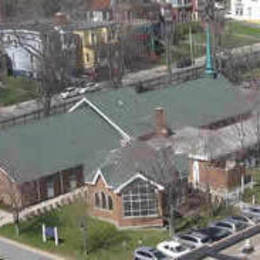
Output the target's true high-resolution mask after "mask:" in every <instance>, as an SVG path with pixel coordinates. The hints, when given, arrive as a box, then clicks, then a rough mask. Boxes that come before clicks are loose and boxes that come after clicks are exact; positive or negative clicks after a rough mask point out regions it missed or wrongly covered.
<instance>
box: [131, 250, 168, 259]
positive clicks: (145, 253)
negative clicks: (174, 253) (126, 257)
mask: <svg viewBox="0 0 260 260" xmlns="http://www.w3.org/2000/svg"><path fill="white" fill-rule="evenodd" d="M134 260H169V258H168V257H167V256H166V255H165V254H163V253H162V252H161V251H159V250H157V249H156V248H153V247H140V248H137V249H136V250H135V252H134Z"/></svg>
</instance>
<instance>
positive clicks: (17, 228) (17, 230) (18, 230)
mask: <svg viewBox="0 0 260 260" xmlns="http://www.w3.org/2000/svg"><path fill="white" fill-rule="evenodd" d="M13 218H14V228H15V234H16V236H17V237H18V236H19V235H20V228H19V212H17V211H15V212H14V214H13Z"/></svg>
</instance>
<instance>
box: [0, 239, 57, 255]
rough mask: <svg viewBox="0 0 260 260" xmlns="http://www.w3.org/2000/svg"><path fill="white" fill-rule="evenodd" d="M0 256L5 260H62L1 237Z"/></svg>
mask: <svg viewBox="0 0 260 260" xmlns="http://www.w3.org/2000/svg"><path fill="white" fill-rule="evenodd" d="M0 256H2V257H4V260H54V259H57V260H61V259H62V258H59V257H55V256H52V255H50V254H48V253H45V252H42V251H38V250H37V249H32V248H29V247H27V246H24V245H22V244H19V243H16V242H14V241H10V240H8V239H5V238H1V237H0Z"/></svg>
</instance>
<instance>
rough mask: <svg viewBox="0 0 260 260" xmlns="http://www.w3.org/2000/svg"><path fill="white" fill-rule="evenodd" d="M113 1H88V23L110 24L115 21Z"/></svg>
mask: <svg viewBox="0 0 260 260" xmlns="http://www.w3.org/2000/svg"><path fill="white" fill-rule="evenodd" d="M114 2H115V1H113V0H103V1H98V0H87V3H86V19H87V22H109V21H111V20H112V19H113V11H112V10H113V4H114Z"/></svg>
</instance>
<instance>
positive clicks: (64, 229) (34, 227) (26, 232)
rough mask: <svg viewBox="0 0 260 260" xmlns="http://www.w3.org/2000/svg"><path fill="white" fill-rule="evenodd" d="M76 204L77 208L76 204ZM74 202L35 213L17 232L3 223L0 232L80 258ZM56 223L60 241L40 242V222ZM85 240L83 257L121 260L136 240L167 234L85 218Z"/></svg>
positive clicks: (153, 240)
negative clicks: (119, 227)
mask: <svg viewBox="0 0 260 260" xmlns="http://www.w3.org/2000/svg"><path fill="white" fill-rule="evenodd" d="M76 207H77V208H76ZM76 211H78V206H77V205H70V206H66V207H64V208H62V209H61V210H56V211H52V212H50V213H49V214H47V215H45V216H40V217H35V218H34V219H33V220H30V221H26V222H23V223H21V224H20V236H19V237H17V236H16V235H15V229H14V226H13V225H7V226H4V227H2V228H1V229H0V235H2V236H5V237H8V238H11V239H15V240H17V241H20V242H22V243H25V244H29V245H31V246H33V247H36V248H40V249H43V250H47V251H50V252H52V253H56V254H60V255H64V256H66V257H68V259H84V257H83V254H82V252H83V250H82V249H83V246H82V245H83V235H82V232H81V231H80V229H79V227H78V224H77V219H78V216H77V214H76V215H75V214H74V212H76ZM42 223H45V224H46V225H47V226H57V227H58V232H59V234H60V235H59V236H60V238H61V239H62V240H63V242H62V243H61V244H60V246H58V247H55V245H54V242H53V241H50V240H48V242H47V243H43V242H42V240H41V239H42V237H41V224H42ZM87 223H88V226H87V227H88V234H89V238H88V240H89V241H88V244H89V250H91V251H92V252H91V251H90V253H89V256H88V257H87V258H86V259H93V260H102V259H104V260H110V259H111V260H117V259H118V260H122V259H125V260H127V259H132V252H133V250H134V249H135V248H136V247H138V241H142V244H143V245H156V244H157V243H158V242H159V241H162V240H164V239H165V238H167V236H168V233H167V232H166V231H165V230H162V229H152V230H150V229H145V230H117V229H116V227H115V226H114V225H112V224H109V223H106V222H103V221H100V220H97V219H94V218H88V222H87Z"/></svg>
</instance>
